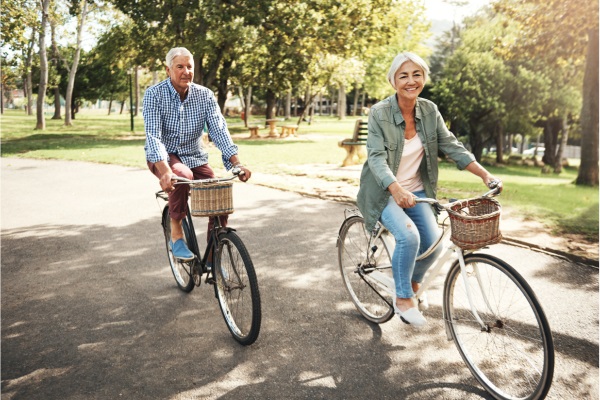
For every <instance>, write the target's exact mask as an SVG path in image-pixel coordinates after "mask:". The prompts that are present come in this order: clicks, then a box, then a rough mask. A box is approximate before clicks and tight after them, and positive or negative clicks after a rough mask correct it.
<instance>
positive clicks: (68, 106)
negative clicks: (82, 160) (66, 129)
mask: <svg viewBox="0 0 600 400" xmlns="http://www.w3.org/2000/svg"><path fill="white" fill-rule="evenodd" d="M74 6H78V3H77V2H75V4H74ZM80 7H81V8H80V9H79V10H77V11H76V15H77V40H76V45H75V54H74V55H73V63H72V64H71V66H70V67H69V66H67V70H68V71H69V80H68V83H67V93H66V96H65V126H71V125H73V122H72V121H71V115H72V102H73V101H72V97H73V86H74V85H75V75H76V74H77V67H78V65H79V57H80V55H81V37H82V33H83V26H84V24H85V18H86V15H87V9H88V3H87V0H81V5H80Z"/></svg>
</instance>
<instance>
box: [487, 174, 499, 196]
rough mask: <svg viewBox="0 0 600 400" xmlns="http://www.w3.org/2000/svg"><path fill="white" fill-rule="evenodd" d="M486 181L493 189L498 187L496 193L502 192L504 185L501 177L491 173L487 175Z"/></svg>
mask: <svg viewBox="0 0 600 400" xmlns="http://www.w3.org/2000/svg"><path fill="white" fill-rule="evenodd" d="M484 182H485V185H486V186H487V187H488V188H490V189H492V190H494V189H496V194H500V193H502V189H503V186H502V181H501V180H500V179H498V178H495V177H494V176H492V175H489V176H487V177H486V179H485V180H484Z"/></svg>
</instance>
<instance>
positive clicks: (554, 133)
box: [542, 118, 561, 174]
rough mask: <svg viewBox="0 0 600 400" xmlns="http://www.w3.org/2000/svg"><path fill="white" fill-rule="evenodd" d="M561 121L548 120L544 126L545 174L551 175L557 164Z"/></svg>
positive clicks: (555, 119) (543, 169)
mask: <svg viewBox="0 0 600 400" xmlns="http://www.w3.org/2000/svg"><path fill="white" fill-rule="evenodd" d="M560 123H561V120H560V119H558V118H548V120H547V121H546V124H545V125H544V148H545V150H544V157H543V158H542V161H543V162H544V166H543V167H542V173H543V174H549V173H550V172H552V168H553V167H554V163H555V162H556V161H555V160H556V142H557V140H558V131H559V129H560V125H559V124H560Z"/></svg>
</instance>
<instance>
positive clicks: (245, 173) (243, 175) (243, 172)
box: [231, 165, 252, 182]
mask: <svg viewBox="0 0 600 400" xmlns="http://www.w3.org/2000/svg"><path fill="white" fill-rule="evenodd" d="M231 172H232V173H233V174H234V175H237V177H238V178H239V179H240V181H242V182H246V181H247V180H248V179H250V176H251V175H252V171H250V170H249V169H248V168H246V167H244V166H243V165H238V166H237V167H233V168H232V170H231Z"/></svg>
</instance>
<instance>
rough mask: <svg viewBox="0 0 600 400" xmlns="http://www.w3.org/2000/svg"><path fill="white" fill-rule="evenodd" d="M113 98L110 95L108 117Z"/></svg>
mask: <svg viewBox="0 0 600 400" xmlns="http://www.w3.org/2000/svg"><path fill="white" fill-rule="evenodd" d="M112 102H113V96H112V93H111V94H110V99H109V100H108V115H110V111H111V109H112Z"/></svg>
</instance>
